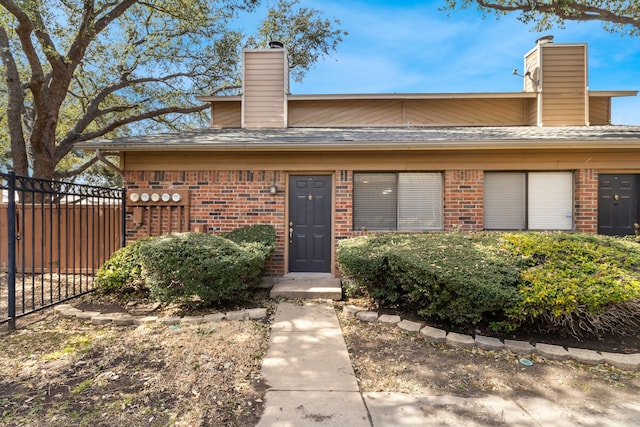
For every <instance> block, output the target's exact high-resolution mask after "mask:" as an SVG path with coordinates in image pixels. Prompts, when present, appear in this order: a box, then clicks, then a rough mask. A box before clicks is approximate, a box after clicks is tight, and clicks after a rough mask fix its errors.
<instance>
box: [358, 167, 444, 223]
mask: <svg viewBox="0 0 640 427" xmlns="http://www.w3.org/2000/svg"><path fill="white" fill-rule="evenodd" d="M378 175H379V176H380V177H381V178H382V177H383V176H384V175H387V178H388V181H389V184H390V185H388V186H385V185H381V183H380V181H384V180H380V181H378V182H376V180H375V178H376V176H378ZM392 177H395V179H392ZM368 184H371V185H372V188H371V190H369V194H367V193H366V192H365V191H367V190H365V187H364V186H365V185H368ZM378 193H379V194H378ZM443 195H444V191H443V176H442V173H440V172H354V178H353V229H354V230H373V231H427V230H433V231H440V230H442V228H443V224H444V221H443V210H444V200H443ZM386 198H393V199H388V200H387V201H386V202H384V203H383V201H385V199H386ZM378 207H379V208H378ZM376 215H382V216H385V215H386V217H383V218H381V217H378V218H375V216H376ZM392 217H393V218H392ZM382 224H384V225H382Z"/></svg>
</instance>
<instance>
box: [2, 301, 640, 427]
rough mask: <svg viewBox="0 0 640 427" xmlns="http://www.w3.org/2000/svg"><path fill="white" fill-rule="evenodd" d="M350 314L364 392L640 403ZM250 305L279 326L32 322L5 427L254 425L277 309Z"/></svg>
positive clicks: (11, 383)
mask: <svg viewBox="0 0 640 427" xmlns="http://www.w3.org/2000/svg"><path fill="white" fill-rule="evenodd" d="M350 303H352V301H347V302H341V303H336V311H337V312H338V317H339V319H340V321H341V325H342V328H343V332H344V336H345V340H346V342H347V347H348V349H349V352H350V356H351V360H352V363H353V365H354V369H355V372H356V376H357V378H358V381H359V384H360V388H361V390H362V391H389V392H391V391H397V392H404V393H414V394H433V395H455V396H462V397H476V396H477V397H480V396H486V395H487V394H489V395H497V396H501V397H505V398H507V397H509V398H513V397H516V396H520V397H527V396H528V397H536V396H539V397H546V398H550V399H552V400H555V401H560V400H566V399H574V400H575V401H576V402H581V401H582V400H584V399H600V400H601V401H602V402H603V403H604V404H606V403H607V402H614V401H618V400H621V399H627V400H628V399H637V396H638V395H640V372H625V371H621V370H618V369H615V368H611V367H609V366H606V365H599V366H587V365H582V364H579V363H575V362H571V361H567V362H556V361H549V360H545V359H544V358H541V357H537V356H534V357H532V358H531V360H532V361H533V362H534V365H533V366H531V367H527V366H524V365H522V364H520V363H519V361H518V360H519V358H518V357H517V356H515V355H512V354H510V353H508V352H505V351H501V352H491V351H483V350H480V349H474V350H462V349H455V348H451V347H447V346H445V345H439V344H438V345H434V344H430V343H427V342H426V341H424V340H423V339H422V338H421V337H420V336H418V335H417V334H410V333H406V332H403V331H401V330H399V329H398V328H396V327H391V326H385V325H382V324H379V323H376V324H371V323H366V322H361V321H357V320H355V319H352V318H345V317H344V316H342V313H341V309H342V306H343V305H344V304H350ZM73 304H74V305H76V306H78V307H79V308H83V309H87V310H88V309H95V310H98V311H102V312H108V311H128V312H130V313H132V314H136V315H145V314H156V315H176V314H177V315H188V314H197V313H203V312H211V310H205V311H193V310H185V309H184V308H183V307H177V306H166V305H159V304H154V303H151V302H148V301H140V302H129V303H121V302H119V301H114V300H110V299H104V298H98V297H95V296H87V297H84V298H83V299H82V300H81V301H74V302H73ZM245 305H246V307H247V308H249V307H252V306H267V307H268V308H269V313H270V315H269V318H268V319H266V320H265V321H261V322H255V321H245V322H242V321H223V322H220V323H211V324H202V325H194V326H180V327H174V326H166V325H159V324H151V325H145V326H130V327H115V326H109V325H106V326H96V325H91V324H89V323H83V322H81V321H78V320H76V319H60V318H57V317H54V315H53V314H52V313H51V311H50V310H48V311H44V312H42V313H37V314H34V315H30V316H27V317H25V318H23V319H20V320H19V322H18V327H19V329H18V330H17V331H16V332H13V333H11V334H8V335H0V426H113V425H127V426H134V427H135V426H168V425H170V426H253V425H255V424H256V423H257V421H258V420H259V418H260V415H261V414H262V411H263V405H264V394H265V392H266V387H265V385H264V384H263V383H262V381H261V377H260V367H261V364H262V359H263V356H264V353H265V352H266V349H267V345H268V336H269V327H270V323H271V320H272V313H273V309H274V303H273V302H271V301H269V300H268V299H267V298H266V295H265V294H260V295H256V297H255V299H254V300H253V301H250V302H245ZM236 308H239V307H230V308H229V309H236Z"/></svg>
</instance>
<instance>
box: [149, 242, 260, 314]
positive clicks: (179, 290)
mask: <svg viewBox="0 0 640 427" xmlns="http://www.w3.org/2000/svg"><path fill="white" fill-rule="evenodd" d="M265 257H266V253H265V251H264V247H263V245H262V244H260V243H247V244H245V245H238V244H236V243H234V242H232V241H231V240H229V239H226V238H224V237H221V236H214V235H209V234H203V233H179V234H171V235H167V236H162V237H158V238H155V239H153V240H151V241H149V242H148V244H145V245H144V246H143V247H141V248H140V262H141V264H142V266H143V269H144V272H145V273H146V283H147V286H148V287H149V289H150V291H151V295H152V296H153V297H154V298H156V299H158V300H159V301H172V302H182V303H193V302H197V303H202V304H204V305H213V304H218V303H221V302H224V301H229V300H233V299H235V298H238V297H239V296H243V294H244V292H245V291H246V290H247V289H248V288H249V287H251V286H253V285H255V284H257V283H258V281H259V280H260V277H261V273H262V270H263V265H264V261H265ZM194 298H195V300H194Z"/></svg>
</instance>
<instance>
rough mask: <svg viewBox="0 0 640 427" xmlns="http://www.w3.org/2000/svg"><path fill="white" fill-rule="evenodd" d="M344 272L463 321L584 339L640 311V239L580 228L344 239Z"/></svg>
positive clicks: (387, 298)
mask: <svg viewBox="0 0 640 427" xmlns="http://www.w3.org/2000/svg"><path fill="white" fill-rule="evenodd" d="M337 259H338V263H339V265H340V269H341V271H342V272H343V274H344V275H345V277H347V278H349V279H351V280H353V281H354V282H355V283H356V284H357V285H358V286H360V287H362V288H364V289H366V290H367V291H368V292H369V295H370V296H371V297H372V298H374V299H375V300H376V301H377V302H378V303H380V304H391V303H395V304H404V305H405V306H407V307H411V308H415V309H417V310H418V313H420V314H422V315H425V316H432V317H437V318H440V319H443V320H447V321H449V322H452V323H455V324H468V323H471V324H475V323H478V322H480V321H492V323H493V326H494V327H495V328H496V329H502V330H505V331H509V330H514V329H517V328H518V327H520V326H522V325H523V324H525V323H529V324H534V325H537V326H539V327H540V328H544V329H557V330H562V331H564V332H569V333H572V334H573V335H576V336H580V335H583V334H586V333H599V332H606V331H614V330H615V329H616V328H617V327H618V326H621V325H623V324H628V322H633V321H634V319H637V318H638V316H640V275H639V272H640V245H638V243H637V242H635V241H634V240H632V239H620V238H612V237H606V236H597V235H592V234H580V233H506V234H500V233H421V234H395V233H385V234H376V235H369V236H366V237H359V238H354V239H348V240H344V241H342V242H340V245H339V248H338V252H337Z"/></svg>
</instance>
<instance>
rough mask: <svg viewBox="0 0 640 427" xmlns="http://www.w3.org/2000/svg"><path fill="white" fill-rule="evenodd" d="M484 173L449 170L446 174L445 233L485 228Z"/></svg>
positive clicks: (479, 171)
mask: <svg viewBox="0 0 640 427" xmlns="http://www.w3.org/2000/svg"><path fill="white" fill-rule="evenodd" d="M483 186H484V172H483V171H481V170H449V171H446V172H445V173H444V231H451V230H455V229H459V230H461V231H481V230H482V228H483V227H484V222H483V215H484V210H483V209H484V208H483V203H482V198H483V195H484V187H483Z"/></svg>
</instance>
